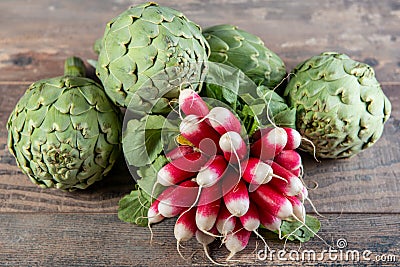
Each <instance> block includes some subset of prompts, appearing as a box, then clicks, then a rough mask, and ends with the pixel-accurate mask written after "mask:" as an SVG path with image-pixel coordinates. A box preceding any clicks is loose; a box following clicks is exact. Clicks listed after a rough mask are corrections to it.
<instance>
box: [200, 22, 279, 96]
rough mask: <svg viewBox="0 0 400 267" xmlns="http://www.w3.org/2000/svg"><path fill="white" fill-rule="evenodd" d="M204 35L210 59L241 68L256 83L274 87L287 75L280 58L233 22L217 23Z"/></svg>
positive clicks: (257, 38) (205, 31) (270, 87)
mask: <svg viewBox="0 0 400 267" xmlns="http://www.w3.org/2000/svg"><path fill="white" fill-rule="evenodd" d="M203 35H204V36H205V37H206V40H207V42H208V44H209V45H210V49H211V54H210V57H209V60H210V61H213V62H219V63H224V64H227V65H229V66H232V67H236V68H238V69H240V70H241V71H243V72H244V73H245V74H246V75H247V76H248V77H249V78H250V79H252V80H253V81H254V83H256V84H257V85H265V86H267V87H268V88H269V89H274V88H275V87H276V86H278V85H279V84H280V83H281V82H282V81H283V80H284V79H285V77H286V68H285V64H284V63H283V61H282V59H281V58H279V56H278V55H276V54H275V53H274V52H272V51H271V50H269V49H268V48H266V47H265V46H264V42H263V41H262V40H261V39H260V38H259V37H257V36H255V35H253V34H251V33H248V32H246V31H243V30H240V29H238V28H237V27H235V26H232V25H226V24H224V25H216V26H213V27H210V28H208V29H205V30H204V32H203Z"/></svg>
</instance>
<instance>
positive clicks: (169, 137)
mask: <svg viewBox="0 0 400 267" xmlns="http://www.w3.org/2000/svg"><path fill="white" fill-rule="evenodd" d="M178 133H179V126H178V122H177V121H173V120H169V119H166V118H165V117H163V116H161V115H148V116H145V117H143V118H142V119H141V120H136V119H133V120H130V121H129V122H128V124H127V128H126V130H125V132H124V136H123V138H122V144H123V147H124V153H125V157H126V159H127V161H128V163H129V164H130V165H133V166H136V167H142V166H145V165H147V164H150V163H152V162H153V161H154V160H155V159H156V158H157V157H158V155H159V154H160V153H161V152H162V150H163V147H164V146H167V147H168V146H169V144H170V143H172V142H173V140H174V137H175V136H176V135H177V134H178Z"/></svg>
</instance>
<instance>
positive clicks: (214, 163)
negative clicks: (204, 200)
mask: <svg viewBox="0 0 400 267" xmlns="http://www.w3.org/2000/svg"><path fill="white" fill-rule="evenodd" d="M227 164H228V163H227V162H226V160H225V159H224V157H223V156H221V155H216V156H214V157H212V158H211V159H210V160H209V161H208V162H207V163H206V164H205V166H204V167H203V168H202V169H200V171H199V173H198V174H197V176H196V182H197V184H198V185H199V186H200V187H210V186H212V185H214V184H216V183H217V182H218V181H219V180H220V179H221V178H222V175H223V174H224V172H225V170H226V167H227Z"/></svg>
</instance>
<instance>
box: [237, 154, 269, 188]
mask: <svg viewBox="0 0 400 267" xmlns="http://www.w3.org/2000/svg"><path fill="white" fill-rule="evenodd" d="M241 166H242V170H243V173H242V178H243V179H244V180H245V181H246V182H248V183H250V184H255V185H260V184H265V183H268V182H269V181H271V179H272V177H274V176H276V175H274V173H273V170H272V167H271V166H270V165H268V164H267V163H265V162H262V161H261V160H259V159H257V158H249V159H248V160H245V161H243V162H242V163H241ZM251 191H254V190H250V192H251Z"/></svg>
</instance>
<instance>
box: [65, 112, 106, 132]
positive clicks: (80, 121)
mask: <svg viewBox="0 0 400 267" xmlns="http://www.w3.org/2000/svg"><path fill="white" fill-rule="evenodd" d="M88 118H93V119H91V120H88ZM97 118H98V117H97V112H96V110H94V109H93V108H91V109H89V110H88V111H87V112H86V113H85V114H81V115H77V116H70V120H71V123H72V127H73V129H74V130H76V131H80V132H81V133H82V136H83V137H84V138H92V137H95V136H99V134H100V129H99V125H98V121H97Z"/></svg>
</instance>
